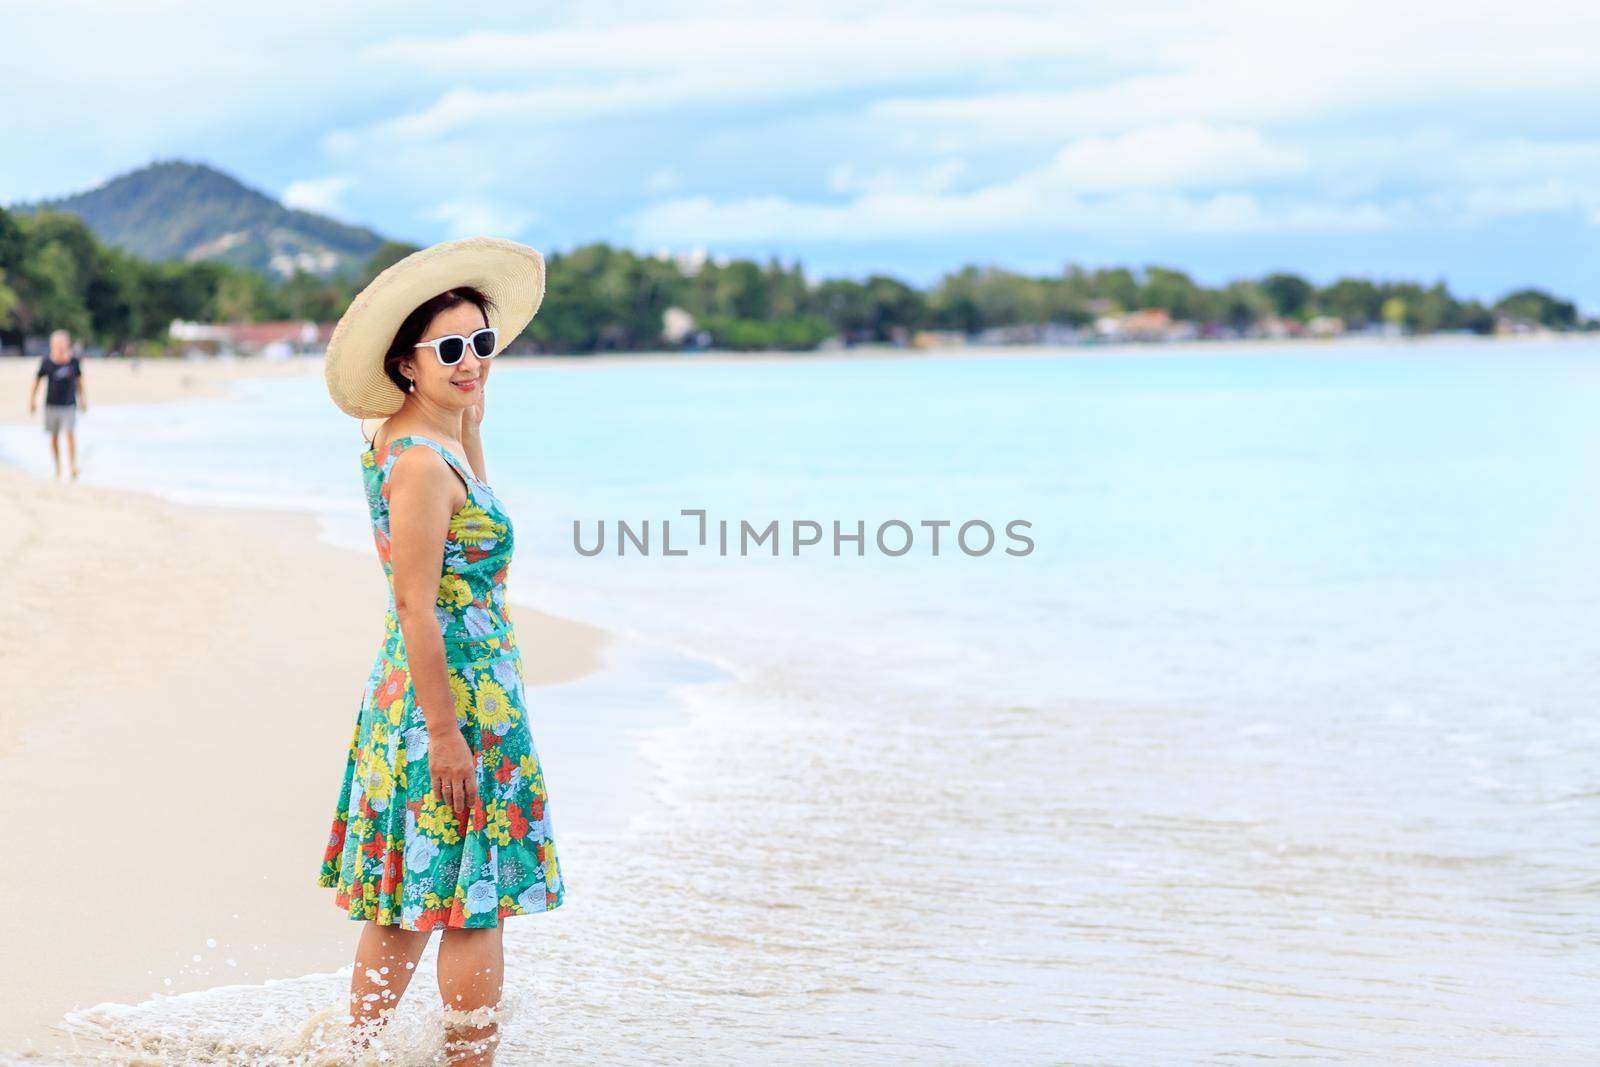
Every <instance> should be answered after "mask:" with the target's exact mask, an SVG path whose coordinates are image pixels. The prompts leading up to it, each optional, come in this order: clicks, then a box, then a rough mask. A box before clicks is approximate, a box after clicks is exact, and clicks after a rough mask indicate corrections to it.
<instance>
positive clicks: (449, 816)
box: [417, 789, 461, 845]
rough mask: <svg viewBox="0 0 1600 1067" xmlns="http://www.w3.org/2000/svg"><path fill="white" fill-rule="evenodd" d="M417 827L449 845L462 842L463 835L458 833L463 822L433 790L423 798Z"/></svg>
mask: <svg viewBox="0 0 1600 1067" xmlns="http://www.w3.org/2000/svg"><path fill="white" fill-rule="evenodd" d="M417 825H418V826H420V827H421V828H422V829H423V831H424V832H426V833H428V834H430V835H432V836H434V837H437V838H438V839H439V840H441V841H443V842H444V843H445V844H447V845H453V844H455V843H456V842H457V841H459V840H461V835H460V833H458V832H457V827H459V826H460V825H461V820H460V819H458V818H456V814H455V812H453V811H451V810H450V808H449V807H448V806H446V805H445V804H444V803H443V802H442V801H440V800H439V798H438V797H437V796H435V795H434V793H433V791H432V790H431V789H430V790H429V791H428V794H427V795H426V796H424V797H423V798H422V814H420V815H418V816H417Z"/></svg>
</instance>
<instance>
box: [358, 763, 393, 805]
mask: <svg viewBox="0 0 1600 1067" xmlns="http://www.w3.org/2000/svg"><path fill="white" fill-rule="evenodd" d="M362 781H363V782H364V783H365V785H366V790H367V796H369V797H372V798H373V799H374V800H388V799H389V798H390V797H391V796H393V795H394V769H393V768H392V767H390V766H389V761H388V760H386V759H382V758H373V759H369V760H367V771H366V776H365V777H364V778H363V779H362Z"/></svg>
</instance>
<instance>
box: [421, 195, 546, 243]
mask: <svg viewBox="0 0 1600 1067" xmlns="http://www.w3.org/2000/svg"><path fill="white" fill-rule="evenodd" d="M425 216H426V217H427V218H429V219H433V220H434V221H436V222H442V223H444V224H445V227H446V229H447V230H448V231H449V236H450V237H452V238H455V237H476V236H480V235H481V236H485V237H516V236H517V235H518V234H520V233H522V232H523V231H524V230H526V229H527V228H528V226H530V225H531V224H532V223H534V222H535V221H537V220H538V217H539V216H538V215H537V214H536V213H534V212H531V211H525V210H522V209H520V208H510V207H506V206H504V205H502V204H495V203H491V202H489V201H486V200H475V199H466V198H464V199H457V200H449V201H446V202H445V203H442V204H438V205H436V206H435V207H434V208H432V209H431V210H429V211H427V212H426V213H425Z"/></svg>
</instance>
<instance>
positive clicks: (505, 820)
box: [483, 800, 511, 845]
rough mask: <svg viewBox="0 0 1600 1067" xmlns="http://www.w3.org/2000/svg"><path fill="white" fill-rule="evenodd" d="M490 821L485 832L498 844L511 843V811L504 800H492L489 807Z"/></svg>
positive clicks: (484, 828) (484, 829)
mask: <svg viewBox="0 0 1600 1067" xmlns="http://www.w3.org/2000/svg"><path fill="white" fill-rule="evenodd" d="M487 814H488V822H487V823H486V824H485V825H484V827H483V832H484V833H485V834H487V835H488V837H489V840H491V841H493V842H494V843H495V844H497V845H509V844H511V813H510V812H509V811H507V810H506V802H505V801H503V800H491V801H489V806H488V809H487Z"/></svg>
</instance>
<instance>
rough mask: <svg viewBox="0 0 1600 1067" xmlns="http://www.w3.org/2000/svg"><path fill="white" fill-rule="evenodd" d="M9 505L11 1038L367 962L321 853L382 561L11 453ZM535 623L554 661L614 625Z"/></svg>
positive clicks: (591, 648)
mask: <svg viewBox="0 0 1600 1067" xmlns="http://www.w3.org/2000/svg"><path fill="white" fill-rule="evenodd" d="M36 367H37V363H36V361H34V360H7V361H5V362H3V363H0V395H3V396H6V397H9V398H10V399H8V400H7V401H6V402H5V403H3V404H0V419H4V420H6V421H13V422H14V421H19V420H23V419H31V420H34V421H37V420H38V419H39V416H38V415H33V416H29V415H28V413H27V406H26V405H27V391H28V388H29V385H28V383H29V381H30V380H31V379H32V377H33V374H34V371H35V369H36ZM85 371H86V373H85V387H86V393H87V396H88V400H89V411H90V414H89V416H88V417H87V419H86V420H85V421H86V422H91V424H92V418H93V411H94V409H95V407H96V406H98V405H110V404H125V403H137V402H141V401H156V400H169V399H174V398H179V397H184V396H194V397H196V398H203V397H205V396H208V395H213V394H215V393H216V392H217V391H219V390H220V389H221V388H222V387H223V384H224V382H225V381H226V380H227V379H229V378H232V377H236V376H240V375H284V374H294V375H298V374H306V373H320V367H319V365H318V364H316V363H314V362H308V361H303V360H296V361H286V362H283V363H272V362H254V363H252V362H217V363H194V362H184V361H173V362H150V361H145V362H144V363H143V364H142V365H141V366H139V367H138V368H137V369H135V368H134V367H133V366H132V365H130V364H126V363H120V362H103V361H98V360H97V361H90V362H89V363H88V365H87V366H86V368H85ZM82 425H83V424H82V423H80V426H82ZM62 444H63V453H64V452H65V440H64V439H63V442H62ZM39 448H40V449H41V451H45V450H47V449H48V438H47V437H46V436H45V434H44V433H43V431H42V430H41V431H40V432H39ZM355 491H356V487H355V486H354V485H352V492H355ZM0 514H3V515H4V516H5V522H4V523H0V555H3V556H4V558H5V559H6V567H5V568H4V570H3V571H0V620H3V622H0V633H4V634H5V636H6V640H5V641H4V642H0V679H3V683H0V686H3V687H0V782H4V800H5V804H6V808H7V810H9V811H11V812H12V813H13V814H15V815H17V816H23V815H25V814H37V815H38V816H40V820H39V821H38V822H37V823H33V824H32V827H31V829H29V828H27V827H25V826H19V827H18V831H19V832H20V833H21V834H22V835H23V837H24V839H27V840H31V841H32V842H33V843H34V844H33V845H31V846H28V847H27V848H26V849H25V851H24V852H23V853H22V854H21V855H19V856H14V857H13V860H14V862H10V863H6V864H3V865H0V892H3V893H4V894H5V897H6V899H7V900H9V901H11V902H12V904H13V906H12V907H9V908H6V909H4V911H3V913H0V944H3V945H4V946H5V952H4V954H5V957H6V960H7V966H6V967H5V968H3V969H0V1002H3V1003H4V1004H5V1006H6V1008H5V1011H4V1012H3V1013H0V1050H5V1051H6V1052H20V1051H22V1050H25V1049H28V1048H36V1049H41V1050H44V1049H56V1048H59V1047H61V1046H60V1039H59V1036H58V1035H55V1034H53V1033H52V1031H51V1025H52V1024H53V1023H54V1022H56V1021H57V1020H59V1019H60V1017H61V1015H62V1013H63V1012H64V1011H67V1010H69V1009H72V1008H74V1007H83V1006H89V1005H93V1004H96V1003H100V1002H104V1001H119V1002H126V1003H134V1002H137V1001H140V1000H143V999H145V998H147V997H149V996H151V995H152V994H156V993H175V992H181V991H184V990H189V989H202V988H208V987H212V986H216V985H222V984H230V983H239V982H260V981H264V980H267V979H271V978H276V977H291V976H296V975H303V974H306V973H308V972H316V971H332V970H336V969H338V968H340V967H342V966H344V965H346V964H347V963H348V962H349V955H350V949H351V947H352V946H353V944H354V937H355V935H356V932H357V930H358V927H357V925H356V924H354V923H352V922H351V921H350V920H349V919H348V918H346V917H345V915H344V914H343V913H342V912H341V911H340V910H338V909H337V908H335V907H334V906H333V904H332V896H331V893H330V891H329V890H327V889H323V888H320V887H318V886H316V885H315V880H314V873H315V870H316V867H317V864H318V862H319V861H320V858H321V850H322V848H323V844H324V841H325V836H326V833H327V829H328V823H329V820H330V818H331V816H332V813H333V804H334V801H335V799H336V796H335V789H336V783H337V780H338V775H339V773H340V771H341V768H342V765H343V760H344V758H345V746H346V745H347V744H348V742H349V732H350V728H351V724H352V722H353V721H354V716H355V713H356V711H357V709H358V707H359V703H360V695H361V687H362V685H363V682H364V679H365V677H366V672H367V671H368V670H369V668H370V665H371V659H372V656H373V654H374V651H375V650H376V648H377V647H378V644H379V642H380V640H381V627H382V616H383V605H384V602H385V596H386V590H385V585H384V578H383V573H382V571H381V569H380V567H379V566H378V564H377V561H376V560H375V559H374V558H371V557H370V556H369V557H361V556H358V555H357V554H355V553H352V552H348V551H345V550H343V549H340V548H337V547H333V546H331V545H328V544H326V543H324V542H322V541H320V540H319V539H318V537H317V533H316V523H315V521H314V520H313V519H311V518H310V517H308V516H300V515H295V514H290V513H285V512H269V511H254V510H245V509H221V508H204V507H185V506H179V505H175V504H172V503H169V502H167V501H164V500H161V499H158V498H156V497H154V496H150V495H147V494H143V493H139V492H133V491H118V490H106V489H103V488H100V487H94V486H89V485H83V484H76V483H72V482H70V481H66V480H63V481H61V482H59V483H53V482H50V481H49V480H43V481H41V480H40V479H37V478H35V477H32V476H30V475H28V474H26V473H24V472H22V471H20V470H18V469H16V468H14V467H11V466H9V465H6V464H3V463H0ZM517 623H518V627H519V632H520V635H521V636H522V638H523V643H524V645H525V647H526V648H527V649H528V650H529V652H528V659H527V670H528V680H529V682H530V683H531V684H535V685H549V684H553V683H557V682H563V681H568V680H571V679H573V678H575V677H578V676H580V675H583V674H585V673H588V672H591V671H593V670H594V669H595V668H596V667H597V666H598V664H599V663H600V649H601V647H602V646H603V645H604V643H605V641H606V634H605V633H604V632H603V631H601V630H598V629H596V628H595V627H592V626H587V625H584V624H581V623H576V622H571V621H568V620H565V619H561V618H556V617H553V616H551V615H548V614H544V613H540V612H536V611H530V610H528V609H526V608H523V609H521V610H519V611H518V616H517ZM26 821H27V822H31V821H32V820H31V819H28V820H26ZM3 1058H4V1057H3V1056H0V1059H3Z"/></svg>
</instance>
